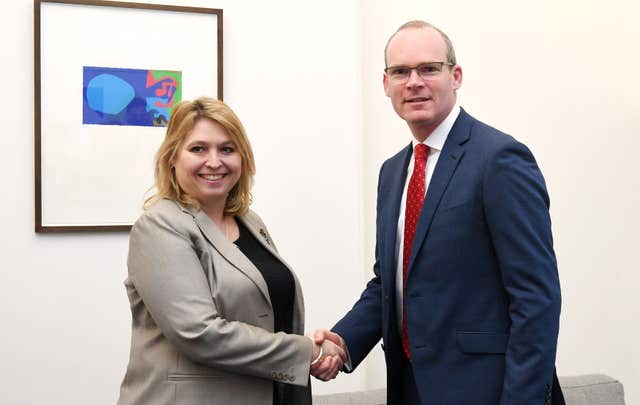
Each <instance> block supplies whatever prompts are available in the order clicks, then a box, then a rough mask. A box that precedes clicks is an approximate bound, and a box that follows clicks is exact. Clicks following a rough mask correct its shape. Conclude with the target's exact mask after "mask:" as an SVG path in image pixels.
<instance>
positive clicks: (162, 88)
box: [82, 66, 181, 126]
mask: <svg viewBox="0 0 640 405" xmlns="http://www.w3.org/2000/svg"><path fill="white" fill-rule="evenodd" d="M154 72H162V71H152V70H148V69H122V68H110V67H95V66H83V75H82V76H83V77H82V123H83V124H98V125H135V126H166V125H167V122H168V121H169V117H170V115H171V111H172V109H173V106H174V105H175V104H176V103H177V102H178V101H180V98H181V89H180V83H179V80H180V79H179V78H178V79H175V78H173V77H171V76H167V75H164V76H163V75H162V73H160V74H159V77H157V78H156V77H155V76H154Z"/></svg>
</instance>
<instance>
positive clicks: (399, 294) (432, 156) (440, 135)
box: [396, 104, 460, 333]
mask: <svg viewBox="0 0 640 405" xmlns="http://www.w3.org/2000/svg"><path fill="white" fill-rule="evenodd" d="M458 114H460V106H458V105H457V104H456V105H455V106H454V107H453V108H452V109H451V112H450V113H449V115H447V118H445V119H444V121H442V122H441V123H440V125H438V126H437V127H436V129H434V130H433V132H432V133H431V135H429V136H428V137H427V139H425V141H424V144H425V145H427V146H428V147H429V156H428V158H427V165H426V167H425V176H424V189H425V190H426V193H425V198H426V194H428V193H429V183H430V182H431V177H432V176H433V171H434V169H435V167H436V163H438V158H439V157H440V152H441V151H442V147H443V146H444V142H445V141H446V140H447V136H448V135H449V131H451V127H453V123H454V122H455V121H456V119H457V118H458ZM418 143H420V142H418V141H417V140H416V139H415V138H414V139H413V142H412V145H413V148H414V150H415V147H416V145H417V144H418ZM414 157H415V154H412V155H411V161H410V162H409V167H408V168H407V178H406V180H405V183H404V191H403V192H402V200H401V201H400V215H398V229H397V232H398V235H397V238H396V258H397V260H396V315H397V319H398V332H399V333H402V305H403V290H402V287H403V280H402V259H403V258H402V252H403V249H404V214H405V205H406V204H407V188H408V187H409V180H410V179H411V173H413V167H414V164H415V159H414Z"/></svg>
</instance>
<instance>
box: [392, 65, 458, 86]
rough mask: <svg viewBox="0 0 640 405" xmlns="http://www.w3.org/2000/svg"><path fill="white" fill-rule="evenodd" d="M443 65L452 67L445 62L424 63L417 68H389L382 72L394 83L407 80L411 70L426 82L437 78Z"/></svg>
mask: <svg viewBox="0 0 640 405" xmlns="http://www.w3.org/2000/svg"><path fill="white" fill-rule="evenodd" d="M445 65H446V66H454V65H453V64H452V63H447V62H426V63H421V64H419V65H418V66H390V67H388V68H385V69H384V71H385V73H386V74H387V76H388V77H389V78H390V79H391V80H393V81H396V82H405V81H407V80H409V77H410V76H411V71H412V70H415V71H416V72H417V73H418V75H419V76H420V77H421V78H423V79H425V80H428V79H433V78H434V77H436V76H438V75H439V74H440V73H441V72H442V69H443V67H444V66H445Z"/></svg>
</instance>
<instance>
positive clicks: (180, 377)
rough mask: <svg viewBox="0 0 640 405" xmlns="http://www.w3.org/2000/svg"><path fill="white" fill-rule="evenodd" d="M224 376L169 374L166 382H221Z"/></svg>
mask: <svg viewBox="0 0 640 405" xmlns="http://www.w3.org/2000/svg"><path fill="white" fill-rule="evenodd" d="M223 379H224V376H221V375H215V374H187V373H170V374H169V375H168V376H167V380H168V381H173V382H179V381H216V380H218V381H222V380H223Z"/></svg>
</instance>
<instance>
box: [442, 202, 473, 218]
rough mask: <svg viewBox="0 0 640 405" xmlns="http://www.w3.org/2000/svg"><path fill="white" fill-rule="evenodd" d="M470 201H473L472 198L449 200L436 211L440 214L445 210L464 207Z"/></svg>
mask: <svg viewBox="0 0 640 405" xmlns="http://www.w3.org/2000/svg"><path fill="white" fill-rule="evenodd" d="M470 203H471V200H468V199H467V200H462V201H454V202H448V203H446V204H445V205H442V206H440V208H438V210H437V211H436V212H437V213H439V214H442V213H443V212H447V211H451V210H455V209H456V208H462V207H464V206H466V205H468V204H470Z"/></svg>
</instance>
